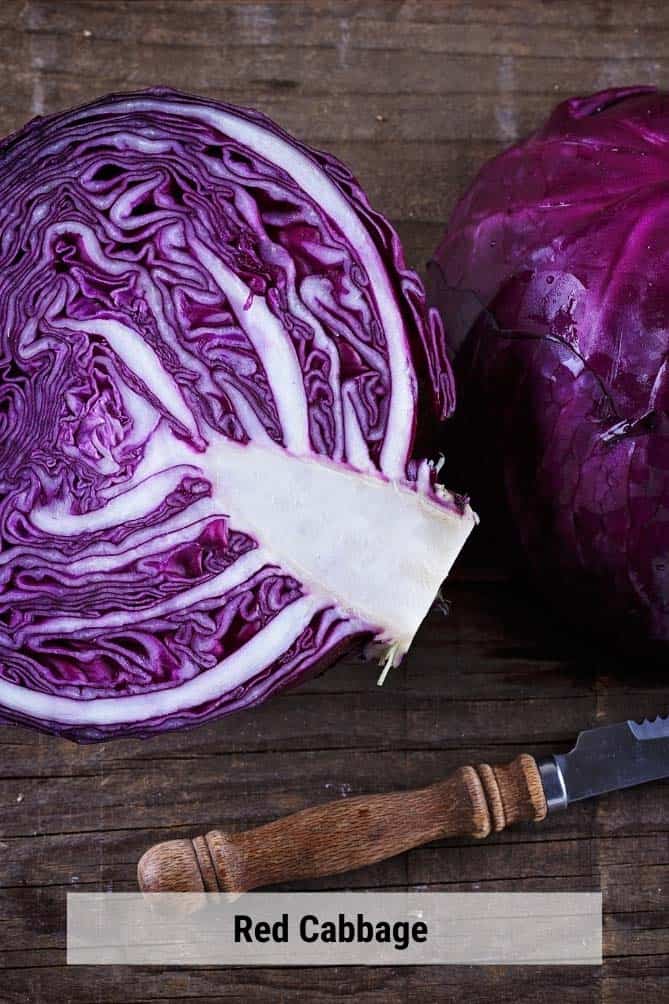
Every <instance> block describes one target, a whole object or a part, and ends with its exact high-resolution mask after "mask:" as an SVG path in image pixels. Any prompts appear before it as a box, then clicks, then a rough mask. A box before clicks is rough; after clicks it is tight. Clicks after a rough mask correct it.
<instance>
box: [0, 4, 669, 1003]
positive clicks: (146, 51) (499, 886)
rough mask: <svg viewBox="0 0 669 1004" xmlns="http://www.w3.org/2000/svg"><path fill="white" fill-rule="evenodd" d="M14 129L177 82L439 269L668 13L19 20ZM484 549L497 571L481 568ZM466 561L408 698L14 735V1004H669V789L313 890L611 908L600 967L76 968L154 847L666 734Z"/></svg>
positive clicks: (393, 12)
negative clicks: (79, 948) (385, 220)
mask: <svg viewBox="0 0 669 1004" xmlns="http://www.w3.org/2000/svg"><path fill="white" fill-rule="evenodd" d="M0 48H1V50H2V52H1V56H2V58H1V59H0V131H1V132H3V133H4V132H7V131H9V130H10V129H13V128H15V127H16V126H18V125H19V124H21V123H22V122H23V121H24V120H26V119H28V118H30V117H32V116H33V115H39V114H43V113H47V112H51V111H54V110H57V109H61V108H64V107H66V106H68V105H71V104H76V103H79V102H82V101H85V100H87V99H89V98H90V97H92V96H93V95H96V94H99V93H102V92H105V91H110V90H118V89H123V88H136V87H141V86H147V85H150V84H155V83H159V82H160V83H167V84H171V85H174V86H176V87H181V88H185V89H189V90H194V91H199V92H201V93H203V94H209V95H211V96H212V97H217V98H226V99H229V100H231V101H234V102H238V103H240V104H247V105H254V106H256V107H258V108H261V109H262V110H263V111H266V112H268V113H269V114H270V115H272V116H274V117H275V118H276V119H277V120H278V121H279V122H281V123H282V124H283V125H284V126H286V127H287V128H288V129H290V130H292V131H293V132H295V133H296V134H297V135H298V136H299V137H301V138H302V139H304V140H306V141H308V142H309V143H313V144H315V145H317V146H320V147H324V148H327V149H329V150H331V151H333V152H334V153H336V154H338V155H339V156H341V157H342V158H343V159H344V160H346V161H347V162H348V163H349V164H350V165H351V166H352V168H353V170H354V171H355V173H356V174H357V175H358V176H359V177H360V179H361V181H362V182H363V183H364V185H365V186H366V188H367V191H368V192H369V195H370V197H371V200H372V202H373V204H374V205H375V206H377V207H378V208H379V209H381V210H382V211H384V212H385V213H386V214H387V215H388V216H389V217H390V219H391V220H392V221H393V222H394V223H395V225H396V226H397V228H398V229H399V232H400V234H401V237H402V239H403V241H404V243H405V247H406V251H407V257H408V260H409V262H410V263H411V264H413V265H415V266H416V267H417V268H419V269H420V268H422V267H423V264H424V262H425V260H426V258H427V257H428V255H429V253H430V252H431V250H432V249H433V247H434V245H435V244H436V242H437V239H438V237H439V235H440V232H441V229H442V223H441V221H443V220H444V219H445V218H446V216H447V215H448V212H449V209H450V207H451V206H452V204H453V202H454V199H455V198H456V196H457V193H458V192H460V191H461V190H462V188H463V186H464V185H465V184H466V182H467V180H468V179H470V178H471V177H472V175H473V173H474V171H475V170H476V169H477V167H478V166H479V165H480V164H481V163H482V162H483V161H484V160H485V159H486V158H487V157H489V156H491V155H492V154H493V153H495V152H496V151H498V150H499V149H501V148H502V147H503V146H504V145H505V144H507V143H509V142H510V141H512V140H514V139H516V138H517V137H518V136H520V135H522V134H523V133H524V132H526V131H528V130H530V129H531V128H532V127H534V126H535V125H537V124H538V123H539V122H540V121H541V120H542V119H543V118H544V116H545V115H546V114H547V112H548V111H549V109H550V108H551V106H552V105H553V104H554V103H555V102H556V101H557V100H559V99H561V98H563V97H566V96H567V95H570V94H573V93H579V92H587V91H592V90H596V89H599V88H603V87H605V86H608V85H611V84H616V83H617V84H621V83H622V84H631V83H636V82H648V81H658V80H659V81H660V82H664V83H666V72H665V71H666V65H667V63H666V59H667V55H668V54H669V10H668V9H667V7H666V5H665V3H663V2H662V0H657V2H647V3H644V4H643V5H638V4H634V3H630V2H627V0H622V2H617V0H601V2H597V3H585V2H582V0H580V2H559V0H557V2H551V3H546V4H543V3H536V2H532V0H515V2H509V3H485V2H483V0H469V2H457V3H456V2H452V3H451V2H444V3H425V2H423V3H417V2H407V3H400V2H395V0H392V2H391V0H376V2H374V0H364V2H363V0H361V2H355V3H348V2H343V0H331V2H312V3H223V2H218V0H195V2H192V3H191V2H187V0H155V2H146V0H138V2H127V3H126V2H111V0H108V2H99V3H95V2H79V0H70V2H65V0H53V2H48V0H25V2H24V0H4V3H3V4H0ZM478 550H479V552H480V551H481V548H480V547H479V549H478ZM475 558H476V549H475V548H474V549H472V550H470V554H469V557H467V554H466V553H465V556H464V560H463V561H462V562H461V564H460V566H459V569H458V572H457V574H456V575H455V577H454V578H453V580H452V581H451V583H450V585H449V587H448V596H449V598H450V599H451V601H452V612H451V616H450V617H448V618H447V619H445V618H444V617H443V616H442V615H440V614H438V613H436V612H435V613H433V614H432V615H431V616H430V617H429V619H428V621H427V623H426V625H425V626H424V629H423V630H422V631H421V633H420V635H419V638H418V641H417V644H416V646H415V648H414V650H413V652H412V654H411V657H410V658H409V659H408V660H407V663H406V666H405V667H404V668H402V669H401V670H398V671H396V672H394V673H393V674H392V675H391V676H390V679H389V680H388V682H387V684H386V686H385V687H384V688H383V689H382V690H379V689H378V688H377V687H376V686H375V669H374V668H373V667H369V666H365V665H362V664H360V663H358V662H356V661H354V660H349V661H348V662H344V663H343V664H341V665H339V666H338V667H337V668H335V669H333V670H331V671H330V672H329V673H328V674H326V675H325V676H323V677H321V678H320V679H317V680H315V681H312V682H311V683H309V684H307V685H306V686H304V687H303V688H302V689H301V690H299V691H295V692H293V693H287V694H284V695H281V696H279V697H277V698H276V699H274V700H273V701H271V703H269V704H267V705H266V706H264V707H263V708H261V709H259V710H257V711H254V712H252V713H245V714H240V715H238V716H237V717H233V718H229V719H226V720H224V721H221V722H218V723H216V724H213V725H210V726H208V727H205V728H201V729H197V730H195V731H192V732H185V733H182V734H171V735H168V736H164V737H160V738H157V739H154V740H151V741H148V742H129V741H126V742H123V741H119V742H114V743H112V744H109V745H102V746H90V747H81V748H80V747H77V746H75V745H73V744H71V743H69V742H65V741H58V740H55V739H52V738H49V737H45V736H38V735H36V734H34V733H32V732H29V731H26V730H23V729H11V728H0V782H1V786H0V925H1V926H0V967H2V972H1V973H0V1001H1V1002H2V1004H5V1002H16V1004H19V1002H20V1004H24V1002H30V1004H42V1002H44V1004H51V1002H58V1004H60V1002H63V1004H64V1002H70V1001H71V1002H77V1004H80V1002H84V1001H95V1002H98V1004H110V1002H118V1004H139V1002H145V1001H153V1002H162V1004H167V1002H173V1001H181V1000H188V1001H199V1000H206V1001H230V1000H239V1001H275V1000H282V1001H297V1000H304V1001H312V1000H313V1001H318V1002H325V1001H331V1000H336V999H340V998H343V997H347V996H354V997H355V998H356V999H357V1000H359V1001H361V1002H369V1004H371V1002H374V1004H377V1002H378V1004H380V1002H384V1004H392V1002H400V1001H402V1002H405V1001H412V1002H413V1001H425V1002H428V1001H436V1000H448V1001H453V1002H459V1001H463V1002H465V1001H466V1002H468V1004H469V1002H478V1004H485V1002H495V1004H503V1002H507V1001H508V1002H516V1001H530V1000H531V1001H539V1000H540V1001H543V1000H549V999H551V998H553V997H555V996H558V997H559V999H560V1000H561V1001H562V1002H563V1004H568V1002H573V1004H588V1002H594V1001H606V1002H620V1001H624V1000H627V999H634V997H635V996H638V997H641V995H643V1000H644V1004H651V1002H658V1004H659V1002H666V1001H667V1000H668V999H669V910H668V908H667V897H668V895H669V840H668V833H669V787H667V785H666V784H664V785H663V784H655V785H651V786H648V787H646V788H642V789H637V790H633V791H629V792H627V793H625V794H616V795H611V796H610V797H608V798H603V799H601V800H599V801H597V802H593V803H584V804H581V805H580V806H576V807H573V808H572V809H571V810H570V811H569V812H568V813H566V814H563V815H558V816H556V817H554V818H553V819H552V820H551V822H550V824H547V825H545V826H544V828H543V829H542V828H541V827H539V828H537V829H532V828H530V827H524V828H517V829H515V830H512V831H510V832H507V833H504V834H502V835H501V836H499V837H498V838H495V839H492V840H491V841H489V842H488V843H487V844H477V843H475V842H473V841H468V840H459V841H449V842H441V843H438V844H434V845H431V846H428V847H424V848H421V849H419V850H416V851H413V852H411V853H409V854H406V855H404V856H402V857H400V858H397V859H395V860H392V861H388V862H386V863H383V864H380V865H378V866H376V867H373V868H368V869H366V870H364V871H360V872H357V873H355V874H350V875H347V876H343V877H340V878H337V879H332V880H328V881H321V882H314V883H311V884H304V885H303V888H304V887H308V888H313V889H316V888H318V889H344V888H351V889H404V888H406V887H409V888H414V889H451V890H471V889H480V890H596V889H601V890H602V891H603V893H604V909H605V951H606V961H605V964H604V966H603V967H602V968H601V969H585V968H578V967H575V968H570V969H567V970H563V971H555V970H551V969H542V968H521V969H503V968H497V967H491V968H448V967H438V968H434V967H427V968H415V969H413V968H408V969H407V968H397V969H393V968H377V969H374V968H371V969H363V968H336V969H298V970H295V969H271V970H269V969H265V970H260V969H256V970H251V969H248V970H244V969H229V970H222V969H197V970H190V971H189V970H183V969H170V970H152V969H148V968H146V969H144V968H140V969H132V970H130V969H120V968H119V969H104V968H99V969H87V968H82V969H75V968H70V969H68V968H67V967H66V965H65V953H64V940H65V896H66V893H67V892H68V891H71V890H84V889H85V890H100V889H104V890H112V889H113V890H132V889H134V888H135V883H134V874H135V865H136V862H137V859H138V857H139V855H140V854H141V852H142V851H143V850H144V849H145V848H146V847H147V846H148V845H149V844H150V843H152V842H154V841H157V840H161V839H167V838H170V837H178V836H191V835H195V834H196V833H198V832H200V831H202V830H203V829H205V828H208V827H210V826H211V825H213V824H225V825H226V826H229V827H242V826H249V825H252V824H258V823H260V822H262V821H265V820H269V819H271V818H273V817H275V816H277V815H280V814H282V813H287V812H291V811H293V810H296V809H300V808H302V807H304V806H307V805H313V804H316V803H319V802H323V801H326V800H328V799H331V798H333V797H337V796H349V795H353V794H358V793H363V792H370V791H373V790H377V789H381V790H390V789H393V788H402V787H403V786H408V785H421V784H426V783H429V782H431V781H434V780H437V779H438V778H440V777H441V776H442V775H444V774H445V773H446V772H447V771H449V770H450V769H451V768H453V767H455V766H456V765H458V764H461V763H465V762H472V761H476V760H480V759H485V758H493V759H505V758H511V757H512V756H513V755H515V754H516V753H517V752H519V751H521V750H524V749H528V750H530V751H536V752H537V753H541V752H547V751H549V750H552V749H560V748H566V746H567V745H568V743H569V741H570V739H572V738H573V736H574V734H575V733H576V732H577V730H578V729H579V728H581V727H583V726H586V725H588V724H590V723H593V722H598V721H600V722H605V721H615V720H617V719H620V718H623V717H626V716H628V715H633V716H636V715H638V716H641V715H643V714H644V713H647V712H649V711H650V712H655V711H657V710H661V709H662V708H664V709H666V707H667V694H668V686H667V683H666V679H664V680H663V679H662V678H661V677H655V678H654V677H653V676H652V674H650V673H648V672H644V667H643V666H641V665H632V666H627V667H624V666H619V665H617V664H615V663H613V662H612V661H611V657H610V656H608V655H607V654H606V653H604V652H598V651H597V650H595V649H592V648H588V647H587V646H586V645H584V644H583V643H579V642H578V641H577V640H576V639H574V638H573V637H571V636H570V635H569V633H568V632H566V631H564V630H562V629H561V628H560V627H559V626H555V625H553V624H551V622H550V621H549V619H548V617H547V614H546V612H545V611H544V610H542V608H541V606H540V604H539V602H538V601H537V600H535V599H533V598H532V595H531V593H529V591H527V590H525V589H524V588H523V586H522V585H513V584H509V582H507V581H506V580H505V578H504V576H502V575H500V574H493V573H491V572H490V571H489V570H485V568H482V567H481V564H480V561H478V560H475Z"/></svg>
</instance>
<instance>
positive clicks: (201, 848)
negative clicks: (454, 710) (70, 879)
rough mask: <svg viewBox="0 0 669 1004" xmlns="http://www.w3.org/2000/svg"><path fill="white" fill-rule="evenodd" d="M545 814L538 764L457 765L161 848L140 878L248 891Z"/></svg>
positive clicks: (156, 883)
mask: <svg viewBox="0 0 669 1004" xmlns="http://www.w3.org/2000/svg"><path fill="white" fill-rule="evenodd" d="M545 815H546V799H545V797H544V791H543V786H542V784H541V778H540V776H539V769H538V767H537V764H536V761H535V760H534V758H533V757H531V756H529V754H527V753H521V755H520V756H518V757H516V759H515V760H514V761H513V762H512V763H509V764H504V765H500V766H495V767H490V766H489V765H488V764H485V763H484V764H479V765H478V766H476V767H460V768H458V770H456V771H454V772H453V773H452V774H451V775H450V776H449V777H447V778H446V780H444V781H440V782H439V783H438V784H432V785H430V787H429V788H419V789H417V790H415V791H400V792H393V793H391V794H387V795H361V796H359V797H356V798H348V799H341V800H340V801H337V802H329V803H327V804H325V805H320V806H317V807H315V808H312V809H304V810H303V811H302V812H297V813H295V814H294V815H292V816H286V817H284V818H283V819H277V820H276V821H275V822H272V823H267V824H266V825H265V826H259V827H258V828H257V829H254V830H246V831H245V832H241V833H227V832H224V831H222V830H212V831H211V832H210V833H207V834H206V836H202V837H196V838H195V839H194V840H169V841H167V842H166V843H162V844H156V845H155V846H154V847H151V848H150V849H149V850H148V851H147V852H146V853H145V854H144V855H143V857H142V859H141V860H140V862H139V865H138V868H137V877H138V881H139V886H140V889H142V890H144V891H145V892H203V891H206V892H218V891H222V892H245V891H247V890H249V889H256V888H258V887H259V886H267V885H273V884H275V883H278V882H287V881H290V880H293V879H306V878H315V877H316V876H318V875H333V874H335V873H337V872H346V871H351V870H353V869H354V868H361V867H362V866H363V865H369V864H372V863H373V862H375V861H381V860H382V859H384V858H390V857H393V856H394V855H395V854H401V853H402V851H406V850H408V849H409V848H410V847H417V846H418V845H419V844H424V843H427V842H428V841H431V840H438V839H439V838H441V837H465V836H467V837H487V836H488V834H489V833H491V832H493V831H494V832H498V831H499V830H503V829H504V828H505V827H506V826H509V825H511V824H512V823H515V822H519V821H521V820H535V821H538V820H540V819H543V818H544V816H545Z"/></svg>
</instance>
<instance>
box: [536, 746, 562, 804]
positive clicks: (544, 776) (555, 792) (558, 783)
mask: <svg viewBox="0 0 669 1004" xmlns="http://www.w3.org/2000/svg"><path fill="white" fill-rule="evenodd" d="M537 767H538V768H539V775H540V777H541V783H542V784H543V786H544V795H545V796H546V808H547V809H548V811H549V812H555V811H556V809H566V808H567V806H568V804H569V799H568V798H567V786H566V785H565V783H564V777H563V776H562V771H561V770H560V766H559V764H558V762H557V759H556V758H555V757H554V756H542V757H540V758H539V759H538V760H537Z"/></svg>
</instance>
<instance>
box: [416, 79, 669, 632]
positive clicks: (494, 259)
mask: <svg viewBox="0 0 669 1004" xmlns="http://www.w3.org/2000/svg"><path fill="white" fill-rule="evenodd" d="M668 178H669V96H668V95H667V94H662V93H658V92H656V91H655V90H654V89H653V88H647V87H635V88H626V89H622V90H612V91H606V92H604V93H601V94H595V95H594V96H592V97H587V98H575V99H573V100H571V101H566V102H564V103H563V104H561V105H559V106H558V107H557V108H556V109H555V111H554V112H553V114H552V115H551V117H550V119H549V120H548V122H547V123H546V125H545V126H544V127H543V128H542V129H540V130H539V131H538V132H537V133H535V134H534V135H533V136H530V137H529V139H527V140H526V141H524V142H522V143H519V144H518V145H517V146H514V147H512V148H511V149H509V150H507V151H506V152H504V153H502V154H501V156H499V157H497V158H496V159H494V160H492V161H491V162H489V163H488V164H486V165H485V166H484V167H483V169H482V170H481V172H480V174H479V175H478V177H477V178H476V180H475V181H474V183H473V184H472V186H471V188H470V189H469V191H468V192H467V193H466V194H465V196H464V198H463V199H462V200H461V202H460V203H459V205H458V206H457V207H456V209H455V211H454V212H453V215H452V218H451V221H450V224H449V227H448V231H447V233H446V235H445V237H444V240H443V243H442V244H441V246H440V247H439V249H438V251H437V253H436V255H435V260H434V262H433V263H432V265H431V268H430V279H431V283H430V285H431V288H432V289H433V291H434V302H435V303H437V304H438V305H439V307H440V309H441V311H442V313H443V318H444V321H445V327H446V330H447V336H448V341H449V348H450V351H451V354H452V356H453V357H454V358H455V373H456V386H457V388H458V398H459V409H458V411H459V415H461V419H462V425H463V427H465V428H466V430H467V436H468V440H467V450H468V452H469V456H470V458H471V460H473V461H474V463H473V464H472V463H470V464H464V465H463V469H464V468H468V469H469V471H470V472H472V471H473V468H474V464H476V465H477V466H478V468H479V476H478V479H477V480H478V483H479V489H480V493H479V496H478V499H477V500H478V501H480V503H481V511H482V513H483V515H484V516H485V515H486V510H487V511H488V512H490V511H491V509H492V508H494V507H495V505H496V503H497V496H498V486H499V485H503V493H504V499H503V500H502V501H503V502H505V504H506V505H507V506H508V511H509V512H510V514H511V517H512V521H513V526H514V527H515V530H516V533H517V539H518V541H519V543H520V547H521V552H522V553H523V554H524V555H525V556H526V559H527V562H528V563H529V565H530V567H531V569H532V570H533V572H534V577H535V581H536V582H538V583H540V584H541V585H542V587H543V588H545V589H546V590H548V591H549V592H550V596H551V599H552V601H553V602H554V603H556V604H557V605H558V607H559V608H560V609H561V611H563V612H568V613H569V614H571V616H572V618H574V619H575V621H577V622H579V623H580V624H582V625H585V626H587V625H591V626H594V627H597V628H599V630H600V631H606V632H608V633H609V634H610V632H611V630H612V629H613V631H614V632H615V636H616V637H619V636H620V635H621V634H623V635H625V636H627V637H628V638H629V639H630V640H635V641H636V640H643V639H652V640H655V639H657V640H661V641H666V640H667V639H669V365H668V362H667V355H668V350H669V237H668V234H669V229H668V225H667V223H668V219H669V185H668ZM471 488H472V493H473V495H474V497H475V498H477V496H476V492H475V486H474V485H472V486H471Z"/></svg>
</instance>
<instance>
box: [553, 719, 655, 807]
mask: <svg viewBox="0 0 669 1004" xmlns="http://www.w3.org/2000/svg"><path fill="white" fill-rule="evenodd" d="M537 766H538V768H539V774H540V777H541V782H542V784H543V787H544V795H545V796H546V805H547V808H548V811H549V812H554V811H555V810H556V809H566V808H567V806H568V805H569V804H570V803H571V802H579V801H581V800H582V799H585V798H593V797H594V796H596V795H603V794H605V793H606V792H609V791H618V790H619V789H621V788H631V787H634V786H635V785H637V784H644V783H645V782H646V781H657V780H659V779H661V778H665V777H669V716H667V717H666V718H661V717H660V716H659V715H658V716H657V718H655V719H654V720H653V721H648V720H647V719H645V720H644V721H643V722H640V723H639V722H635V721H631V720H628V721H626V722H619V723H618V724H616V725H603V726H601V727H600V728H596V729H588V730H586V731H585V732H581V733H580V734H579V736H578V739H577V740H576V745H575V746H574V748H573V749H572V750H570V751H569V752H568V753H557V754H556V755H555V756H545V757H541V758H540V759H538V760H537Z"/></svg>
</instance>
